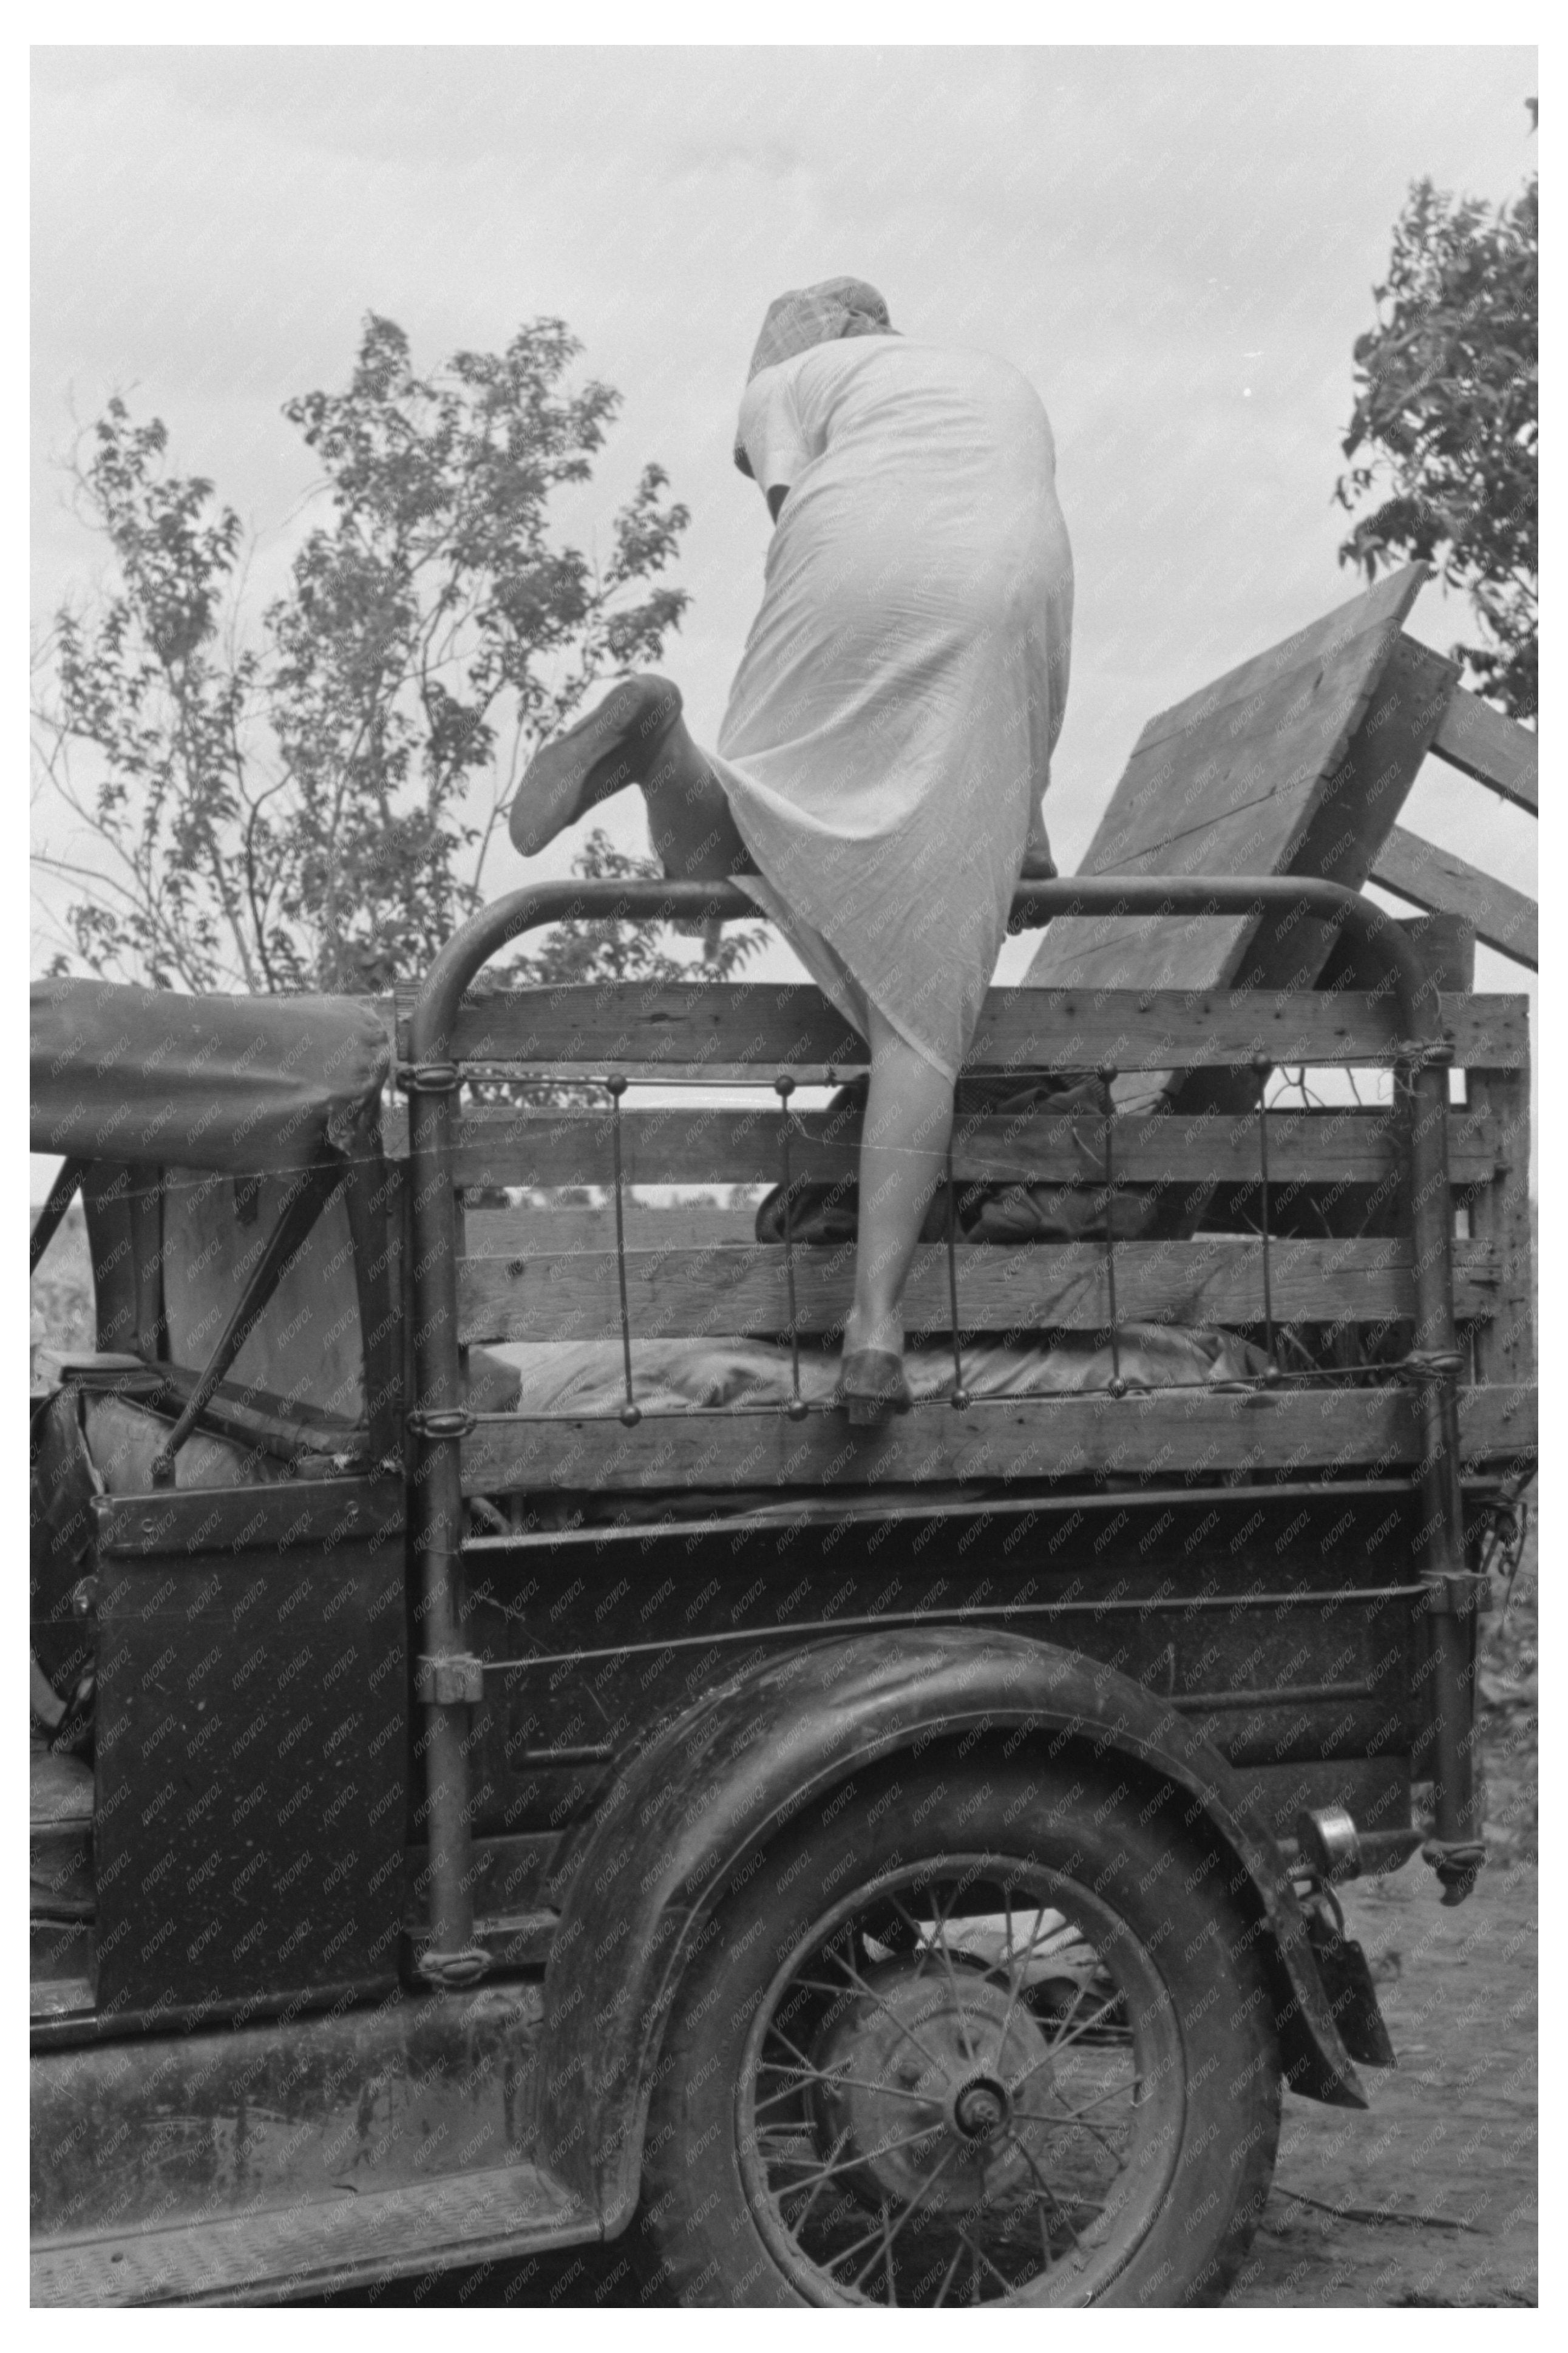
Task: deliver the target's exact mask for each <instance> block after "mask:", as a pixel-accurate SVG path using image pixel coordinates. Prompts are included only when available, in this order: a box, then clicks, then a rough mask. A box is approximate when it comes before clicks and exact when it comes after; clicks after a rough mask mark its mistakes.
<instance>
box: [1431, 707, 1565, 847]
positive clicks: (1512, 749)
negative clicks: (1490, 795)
mask: <svg viewBox="0 0 1568 2353" xmlns="http://www.w3.org/2000/svg"><path fill="white" fill-rule="evenodd" d="M1432 749H1433V751H1434V752H1435V753H1436V755H1437V757H1438V759H1440V760H1447V763H1448V765H1449V766H1450V767H1454V768H1459V769H1462V770H1463V771H1464V774H1465V775H1466V776H1474V777H1475V779H1476V781H1477V783H1478V784H1482V785H1490V786H1491V787H1492V789H1493V790H1494V791H1495V792H1499V793H1500V794H1501V795H1502V797H1503V798H1504V800H1507V801H1512V803H1513V805H1514V807H1516V808H1521V809H1528V810H1529V811H1530V814H1531V817H1535V816H1538V815H1539V813H1540V812H1539V807H1538V803H1539V798H1540V776H1541V739H1540V737H1539V736H1538V735H1537V734H1536V733H1534V731H1533V729H1531V728H1529V727H1521V725H1520V723H1519V722H1518V720H1517V719H1510V718H1508V717H1507V716H1506V715H1505V714H1504V713H1503V712H1500V711H1494V710H1493V709H1492V706H1491V704H1490V703H1489V702H1482V701H1481V699H1480V697H1479V694H1471V693H1469V692H1468V691H1467V689H1465V688H1464V687H1462V686H1457V687H1455V688H1454V690H1453V691H1452V693H1451V694H1450V696H1449V698H1448V704H1447V709H1446V710H1445V712H1444V713H1443V716H1442V718H1441V720H1440V721H1439V722H1438V726H1437V733H1436V735H1435V736H1434V737H1433V739H1432Z"/></svg>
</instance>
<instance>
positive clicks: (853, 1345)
mask: <svg viewBox="0 0 1568 2353" xmlns="http://www.w3.org/2000/svg"><path fill="white" fill-rule="evenodd" d="M869 1026H870V1031H871V1039H870V1045H871V1085H870V1092H869V1093H868V1097H867V1103H866V1117H865V1122H864V1124H863V1125H862V1127H861V1131H860V1195H859V1199H860V1217H859V1237H858V1243H857V1247H856V1253H855V1303H854V1305H853V1306H852V1307H851V1309H850V1311H849V1317H848V1321H847V1324H845V1327H844V1353H845V1355H846V1356H850V1355H852V1354H854V1353H855V1351H857V1350H858V1349H861V1348H877V1349H882V1350H886V1351H887V1352H888V1353H889V1355H892V1356H901V1355H902V1353H903V1345H904V1285H905V1283H906V1282H908V1281H909V1273H910V1261H911V1260H912V1259H913V1257H914V1253H915V1244H916V1243H917V1241H918V1240H920V1231H921V1225H922V1224H923V1222H924V1219H925V1213H926V1210H927V1208H929V1206H930V1203H931V1195H932V1193H933V1192H934V1191H935V1190H936V1187H937V1186H938V1185H939V1184H940V1183H941V1181H942V1175H943V1173H944V1169H945V1165H946V1158H947V1142H948V1136H949V1134H951V1132H952V1080H951V1079H947V1078H944V1077H943V1076H942V1072H941V1071H939V1070H937V1069H936V1067H935V1065H934V1064H933V1063H931V1062H928V1061H927V1060H926V1058H925V1056H924V1055H923V1054H919V1053H917V1052H916V1051H915V1049H914V1048H913V1047H912V1046H911V1045H910V1044H909V1043H908V1041H907V1040H906V1039H903V1038H900V1035H899V1033H898V1031H897V1030H896V1029H893V1028H892V1027H891V1025H890V1024H889V1022H887V1021H886V1020H884V1019H883V1018H882V1016H881V1014H879V1012H878V1011H877V1010H876V1008H874V1007H873V1008H870V1010H869Z"/></svg>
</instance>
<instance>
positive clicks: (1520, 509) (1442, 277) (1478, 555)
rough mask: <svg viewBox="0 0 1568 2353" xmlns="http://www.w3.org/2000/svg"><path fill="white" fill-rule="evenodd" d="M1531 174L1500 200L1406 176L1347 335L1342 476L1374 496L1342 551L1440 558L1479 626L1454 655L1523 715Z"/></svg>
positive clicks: (1365, 565)
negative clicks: (1364, 311) (1407, 187)
mask: <svg viewBox="0 0 1568 2353" xmlns="http://www.w3.org/2000/svg"><path fill="white" fill-rule="evenodd" d="M1536 185H1537V184H1536V181H1535V178H1534V177H1533V176H1532V177H1531V179H1530V181H1529V182H1528V184H1527V185H1526V186H1525V187H1524V189H1523V190H1522V191H1521V194H1520V195H1519V196H1518V197H1517V198H1516V199H1515V201H1514V202H1513V203H1512V204H1511V205H1502V206H1498V207H1497V208H1496V209H1495V210H1494V209H1493V208H1492V207H1490V206H1487V205H1484V204H1481V203H1480V202H1479V201H1478V200H1477V199H1475V198H1473V197H1468V196H1467V197H1463V198H1458V199H1456V198H1455V197H1453V196H1452V195H1445V194H1443V193H1442V192H1440V191H1439V190H1437V189H1436V188H1435V187H1434V186H1433V185H1432V183H1431V182H1430V181H1429V180H1423V181H1420V182H1419V183H1418V184H1417V185H1415V186H1414V187H1413V188H1412V189H1411V191H1410V195H1409V198H1408V201H1407V202H1406V205H1405V211H1404V213H1403V214H1402V215H1401V216H1400V219H1399V221H1398V223H1397V225H1396V227H1395V228H1394V251H1393V256H1392V258H1391V260H1390V262H1389V269H1388V277H1387V279H1386V280H1385V282H1384V284H1383V285H1381V286H1379V287H1377V288H1376V289H1374V291H1373V300H1374V301H1375V302H1376V304H1377V312H1378V315H1377V323H1376V325H1375V326H1374V327H1373V328H1372V329H1370V330H1369V331H1368V332H1367V333H1365V334H1363V335H1361V336H1359V337H1358V338H1357V341H1356V343H1355V347H1354V358H1355V367H1356V398H1355V409H1354V413H1353V415H1352V418H1351V422H1350V427H1349V430H1348V432H1347V433H1346V436H1345V438H1344V442H1343V444H1342V448H1343V453H1344V455H1345V457H1346V458H1349V459H1358V453H1362V452H1364V453H1365V454H1364V455H1362V456H1360V457H1359V461H1358V462H1357V463H1356V464H1354V465H1352V467H1351V469H1350V470H1349V471H1348V472H1347V473H1344V474H1342V476H1341V477H1340V479H1339V481H1338V483H1337V484H1336V487H1335V496H1336V497H1337V499H1338V500H1339V501H1340V503H1341V505H1342V506H1343V507H1345V508H1347V509H1352V510H1353V509H1354V508H1355V507H1356V506H1357V505H1358V504H1360V503H1361V502H1362V501H1365V500H1367V499H1369V498H1371V499H1374V500H1375V501H1376V503H1375V504H1374V505H1373V507H1372V509H1371V511H1370V512H1367V513H1365V514H1363V516H1362V517H1361V518H1360V520H1359V521H1358V522H1356V525H1355V528H1354V530H1353V531H1352V533H1351V535H1350V537H1349V538H1348V539H1347V540H1346V541H1345V543H1344V544H1343V545H1342V548H1341V550H1340V560H1341V562H1342V563H1345V564H1354V565H1359V566H1360V567H1361V568H1362V569H1363V571H1364V572H1365V574H1366V576H1367V578H1368V579H1369V580H1371V579H1373V578H1374V577H1375V576H1376V574H1377V570H1378V567H1379V565H1394V564H1395V563H1409V562H1412V561H1416V560H1419V561H1422V562H1426V563H1432V564H1434V565H1436V567H1437V569H1438V571H1439V574H1440V575H1441V577H1442V579H1443V580H1444V581H1445V582H1446V583H1447V585H1448V586H1452V587H1458V588H1460V589H1462V590H1463V591H1464V592H1465V593H1466V594H1467V595H1468V597H1469V600H1470V604H1471V607H1472V608H1473V610H1474V612H1475V615H1476V617H1477V619H1478V621H1479V623H1480V625H1481V628H1482V631H1483V633H1484V642H1482V643H1481V644H1479V645H1457V646H1455V647H1454V648H1453V655H1454V659H1456V660H1458V661H1462V662H1463V663H1464V664H1465V666H1466V670H1467V672H1468V681H1469V683H1471V684H1472V685H1474V686H1475V687H1476V688H1478V689H1479V691H1480V692H1481V693H1483V694H1486V695H1489V696H1490V697H1491V699H1492V700H1493V701H1494V702H1498V703H1499V704H1500V706H1501V707H1502V709H1503V710H1505V711H1507V712H1511V713H1512V714H1513V716H1514V717H1516V718H1519V719H1533V717H1534V715H1535V709H1536V601H1537V573H1538V559H1537V525H1536V502H1537V491H1536V475H1537V448H1538V440H1539V432H1538V406H1537V317H1538V305H1537V227H1538V207H1537V196H1536Z"/></svg>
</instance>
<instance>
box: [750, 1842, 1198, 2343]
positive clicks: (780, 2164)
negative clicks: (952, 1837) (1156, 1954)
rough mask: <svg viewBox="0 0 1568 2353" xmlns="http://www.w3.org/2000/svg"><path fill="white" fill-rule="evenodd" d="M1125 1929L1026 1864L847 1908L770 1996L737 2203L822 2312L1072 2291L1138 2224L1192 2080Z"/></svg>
mask: <svg viewBox="0 0 1568 2353" xmlns="http://www.w3.org/2000/svg"><path fill="white" fill-rule="evenodd" d="M1178 2057H1179V2035H1177V2034H1176V2032H1175V2028H1174V2018H1173V2012H1172V2010H1171V2006H1170V2002H1169V1998H1168V1996H1167V1995H1166V1993H1165V1989H1164V1987H1163V1982H1162V1981H1161V1979H1160V1978H1159V1976H1158V1973H1157V1971H1156V1970H1155V1968H1154V1965H1153V1962H1152V1958H1151V1957H1150V1956H1149V1954H1148V1953H1147V1952H1146V1951H1145V1950H1144V1948H1143V1947H1142V1944H1141V1943H1140V1942H1139V1940H1138V1939H1137V1937H1136V1936H1134V1935H1133V1933H1132V1931H1131V1929H1130V1928H1129V1927H1128V1926H1127V1924H1126V1923H1125V1922H1124V1921H1123V1920H1121V1918H1120V1917H1119V1916H1118V1915H1116V1914H1115V1913H1114V1912H1112V1911H1110V1909H1109V1908H1108V1907H1107V1906H1106V1905H1104V1904H1103V1903H1102V1902H1101V1901H1100V1899H1099V1898H1098V1897H1096V1896H1094V1895H1092V1894H1089V1891H1088V1890H1087V1889H1084V1888H1080V1887H1079V1886H1078V1885H1077V1884H1076V1883H1073V1882H1070V1881H1068V1880H1067V1879H1065V1878H1063V1877H1062V1875H1061V1874H1060V1873H1056V1872H1053V1871H1052V1870H1050V1869H1049V1868H1048V1867H1047V1866H1045V1865H1043V1864H1038V1863H1035V1862H1029V1861H1025V1860H1023V1859H1020V1858H1014V1857H999V1856H996V1855H944V1856H940V1857H934V1858H931V1859H930V1860H928V1861H922V1862H916V1863H912V1864H909V1865H906V1866H904V1867H902V1868H900V1870H898V1871H897V1872H894V1873H885V1874H883V1875H881V1876H880V1877H879V1878H877V1879H875V1880H873V1881H871V1882H869V1883H868V1884H866V1885H864V1886H863V1887H862V1888H860V1889H859V1890H858V1891H857V1892H856V1893H854V1894H850V1895H848V1896H847V1897H845V1898H843V1899H841V1900H840V1901H839V1902H838V1903H837V1905H835V1906H834V1907H833V1909H832V1910H831V1911H828V1912H826V1913H825V1914H824V1915H823V1916H822V1917H821V1919H819V1920H818V1921H817V1922H816V1923H815V1924H814V1925H813V1926H811V1927H810V1928H809V1929H808V1930H807V1931H806V1933H805V1935H804V1936H802V1937H801V1939H800V1940H799V1942H798V1943H797V1944H796V1946H795V1949H794V1951H793V1952H792V1953H791V1954H790V1956H789V1957H788V1959H787V1960H786V1961H785V1962H784V1965H783V1966H782V1968H780V1970H779V1972H778V1974H777V1975H776V1976H775V1978H774V1979H773V1984H772V1986H771V1987H770V1989H769V1990H768V1993H767V1994H766V1996H765V1997H764V1999H763V2002H762V2003H761V2005H760V2006H759V2009H758V2011H757V2014H756V2017H755V2019H754V2020H753V2021H752V2031H751V2034H750V2037H749V2039H748V2042H747V2047H746V2057H745V2062H744V2064H743V2067H742V2080H741V2083H740V2084H739V2086H738V2088H737V2102H738V2105H737V2116H736V2123H737V2127H738V2136H739V2155H740V2160H741V2170H742V2179H743V2181H744V2185H745V2189H746V2197H747V2202H748V2204H749V2205H750V2207H751V2210H752V2214H753V2216H754V2217H755V2219H756V2221H757V2226H758V2229H759V2231H760V2232H761V2233H762V2235H763V2239H764V2240H765V2241H766V2242H767V2243H768V2245H769V2247H770V2249H771V2251H772V2253H773V2255H774V2258H775V2260H776V2261H777V2262H778V2263H780V2265H781V2267H782V2268H783V2269H784V2272H785V2274H786V2275H787V2276H788V2277H789V2278H790V2279H791V2280H792V2281H793V2282H794V2283H795V2285H796V2286H797V2287H798V2288H799V2289H800V2290H801V2291H802V2293H803V2294H804V2295H805V2298H806V2300H807V2301H808V2302H810V2303H814V2304H841V2303H851V2304H873V2305H884V2306H905V2307H911V2306H912V2307H919V2306H925V2307H928V2308H934V2307H936V2306H952V2305H955V2304H1005V2303H1024V2304H1037V2303H1058V2302H1060V2303H1065V2304H1081V2303H1083V2302H1085V2301H1087V2300H1090V2299H1091V2298H1092V2297H1093V2296H1094V2295H1097V2294H1098V2293H1099V2292H1100V2289H1101V2287H1102V2286H1103V2284H1104V2283H1105V2282H1106V2281H1108V2280H1109V2279H1110V2277H1112V2276H1113V2275H1114V2274H1115V2273H1116V2272H1117V2271H1119V2270H1120V2269H1121V2267H1122V2266H1123V2264H1124V2263H1126V2262H1127V2261H1128V2260H1129V2258H1130V2257H1131V2254H1132V2253H1133V2251H1134V2250H1135V2249H1136V2247H1137V2246H1138V2245H1139V2244H1140V2243H1142V2240H1143V2239H1144V2238H1145V2237H1146V2236H1147V2235H1148V2232H1149V2231H1150V2229H1151V2227H1152V2223H1153V2221H1154V2219H1155V2217H1156V2216H1157V2214H1158V2213H1159V2211H1160V2210H1161V2208H1162V2207H1163V2203H1164V2200H1165V2196H1166V2193H1167V2189H1168V2188H1169V2183H1170V2178H1171V2172H1172V2165H1173V2151H1174V2148H1175V2146H1176V2143H1177V2141H1178V2140H1179V2137H1180V2130H1179V2127H1180V2121H1181V2116H1182V2114H1183V2110H1184V2089H1183V2086H1182V2083H1181V2070H1180V2067H1179V2064H1176V2063H1173V2061H1175V2060H1176V2059H1177V2058H1178Z"/></svg>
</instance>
